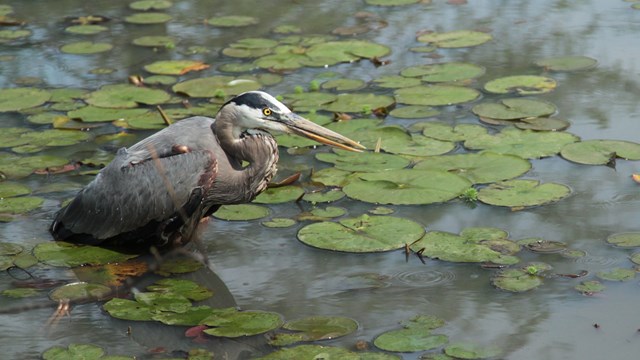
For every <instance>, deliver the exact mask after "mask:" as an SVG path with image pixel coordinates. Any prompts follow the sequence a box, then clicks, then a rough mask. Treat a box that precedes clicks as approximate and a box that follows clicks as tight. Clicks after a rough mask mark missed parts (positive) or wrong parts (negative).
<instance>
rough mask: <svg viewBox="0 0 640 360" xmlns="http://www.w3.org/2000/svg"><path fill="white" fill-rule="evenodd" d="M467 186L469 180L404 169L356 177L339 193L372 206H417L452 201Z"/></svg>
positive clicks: (448, 174) (469, 183) (455, 176)
mask: <svg viewBox="0 0 640 360" xmlns="http://www.w3.org/2000/svg"><path fill="white" fill-rule="evenodd" d="M470 186H471V182H469V180H467V179H465V178H463V177H461V176H459V175H456V174H451V173H448V172H446V171H432V170H409V169H403V170H394V171H385V172H377V173H362V174H357V177H356V178H355V179H353V180H351V181H350V182H349V183H348V184H347V185H346V186H345V187H344V188H343V189H342V190H343V191H344V193H345V194H347V196H349V197H350V198H352V199H356V200H361V201H366V202H371V203H375V204H397V205H417V204H432V203H438V202H445V201H448V200H451V199H453V198H456V197H457V196H459V195H460V194H462V192H464V191H465V190H466V189H468V188H469V187H470Z"/></svg>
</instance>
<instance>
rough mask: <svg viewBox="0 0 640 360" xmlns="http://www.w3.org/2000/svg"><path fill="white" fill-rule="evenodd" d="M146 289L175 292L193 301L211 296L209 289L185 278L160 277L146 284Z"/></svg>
mask: <svg viewBox="0 0 640 360" xmlns="http://www.w3.org/2000/svg"><path fill="white" fill-rule="evenodd" d="M147 290H149V291H155V292H159V293H176V294H180V295H182V296H184V297H186V298H187V299H191V300H193V301H201V300H205V299H208V298H210V297H211V296H213V293H212V292H211V290H209V289H207V288H205V287H203V286H201V285H199V284H198V283H196V282H194V281H191V280H185V279H161V280H158V281H156V282H155V283H154V284H152V285H149V286H147Z"/></svg>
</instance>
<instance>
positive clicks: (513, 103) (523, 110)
mask: <svg viewBox="0 0 640 360" xmlns="http://www.w3.org/2000/svg"><path fill="white" fill-rule="evenodd" d="M556 109H557V108H556V106H555V105H553V104H552V103H550V102H546V101H542V100H530V99H518V98H516V99H503V100H501V101H500V102H499V103H482V104H478V105H475V106H474V107H473V108H472V109H471V111H473V113H474V114H476V115H478V116H480V117H486V118H491V119H499V120H519V119H524V118H533V117H539V116H549V115H551V114H553V113H555V112H556Z"/></svg>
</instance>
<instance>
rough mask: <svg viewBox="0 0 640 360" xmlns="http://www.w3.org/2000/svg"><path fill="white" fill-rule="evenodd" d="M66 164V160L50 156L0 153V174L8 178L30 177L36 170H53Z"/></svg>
mask: <svg viewBox="0 0 640 360" xmlns="http://www.w3.org/2000/svg"><path fill="white" fill-rule="evenodd" d="M68 162H69V160H68V159H65V158H62V157H58V156H52V155H36V156H26V157H22V156H16V155H12V154H7V153H0V173H1V174H4V176H6V177H8V178H20V177H25V176H28V175H30V174H31V173H33V172H34V171H35V170H37V169H45V168H55V167H59V166H63V165H65V164H67V163H68Z"/></svg>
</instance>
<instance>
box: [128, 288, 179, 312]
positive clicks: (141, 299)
mask: <svg viewBox="0 0 640 360" xmlns="http://www.w3.org/2000/svg"><path fill="white" fill-rule="evenodd" d="M134 295H135V299H136V302H137V303H139V304H141V305H145V306H148V307H150V308H152V309H153V310H154V311H171V312H178V313H180V312H185V311H187V310H189V309H190V308H191V301H189V299H187V298H186V297H184V296H182V295H181V294H176V293H173V292H164V293H159V292H137V293H135V294H134Z"/></svg>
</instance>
